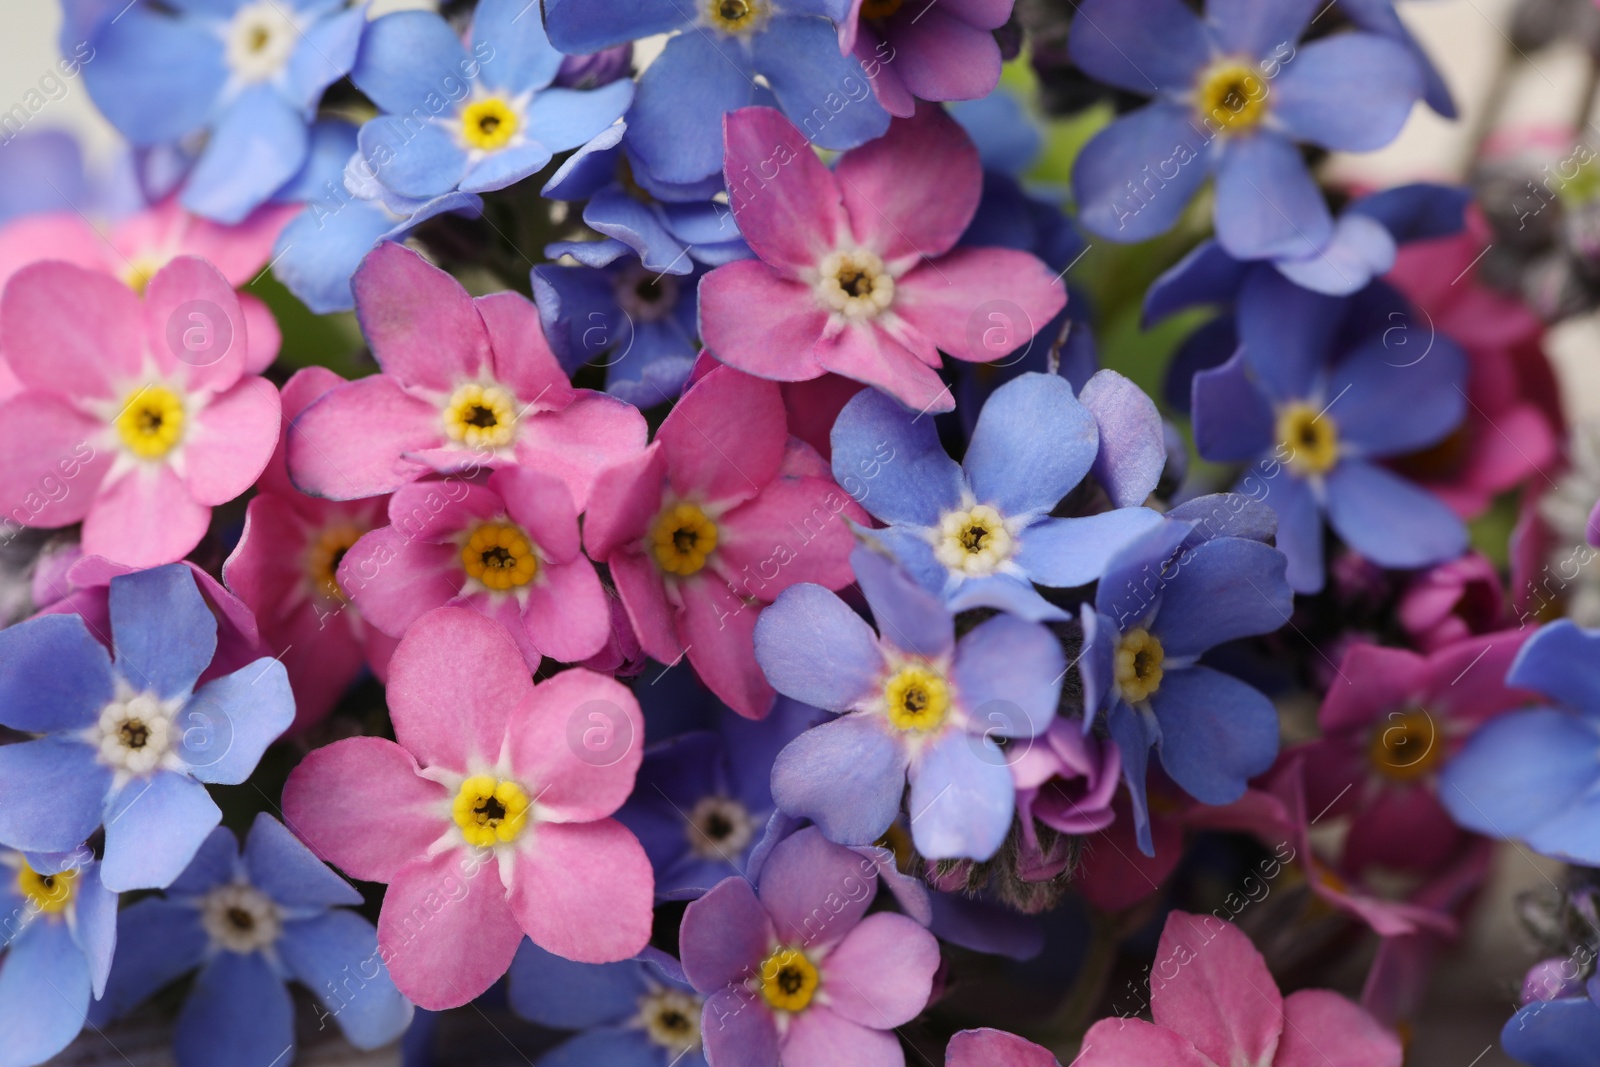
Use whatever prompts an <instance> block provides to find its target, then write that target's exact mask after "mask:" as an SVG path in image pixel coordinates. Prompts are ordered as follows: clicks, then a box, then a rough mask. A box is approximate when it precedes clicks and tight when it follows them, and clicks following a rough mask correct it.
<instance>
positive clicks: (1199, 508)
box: [1167, 493, 1278, 545]
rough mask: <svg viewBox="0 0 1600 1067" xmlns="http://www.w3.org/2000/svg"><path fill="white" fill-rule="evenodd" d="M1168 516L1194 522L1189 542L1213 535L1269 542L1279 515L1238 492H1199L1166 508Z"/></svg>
mask: <svg viewBox="0 0 1600 1067" xmlns="http://www.w3.org/2000/svg"><path fill="white" fill-rule="evenodd" d="M1167 518H1169V519H1181V520H1183V521H1184V522H1192V523H1194V533H1193V534H1191V535H1190V537H1189V540H1188V542H1187V543H1188V544H1190V545H1198V544H1200V543H1201V542H1202V541H1209V540H1211V539H1212V538H1213V537H1247V538H1249V539H1250V540H1252V541H1262V542H1267V541H1271V540H1272V539H1273V537H1274V536H1276V535H1277V532H1278V516H1277V515H1276V514H1274V513H1273V510H1272V509H1271V508H1269V507H1267V505H1265V504H1263V503H1261V502H1260V501H1259V500H1251V499H1250V498H1249V497H1247V496H1243V495H1241V494H1239V493H1207V494H1206V495H1205V496H1197V497H1195V498H1194V499H1193V500H1187V501H1185V502H1183V503H1182V504H1179V505H1178V506H1177V507H1175V508H1173V509H1172V510H1171V511H1169V512H1167Z"/></svg>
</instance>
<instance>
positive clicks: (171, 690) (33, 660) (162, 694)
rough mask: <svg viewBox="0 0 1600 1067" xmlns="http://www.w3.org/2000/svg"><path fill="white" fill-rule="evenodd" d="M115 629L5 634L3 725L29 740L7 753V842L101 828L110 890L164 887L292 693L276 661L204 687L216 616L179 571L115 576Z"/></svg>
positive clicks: (67, 842)
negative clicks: (215, 787)
mask: <svg viewBox="0 0 1600 1067" xmlns="http://www.w3.org/2000/svg"><path fill="white" fill-rule="evenodd" d="M110 620H111V633H110V634H108V635H98V634H96V633H93V632H91V630H90V628H89V626H88V624H87V623H85V621H84V620H83V618H82V617H80V616H77V615H45V616H41V617H38V618H34V619H29V620H28V621H26V622H23V623H19V624H17V625H16V626H12V627H10V628H8V629H5V630H0V725H5V726H9V727H10V728H12V729H13V730H20V731H22V732H23V733H27V734H32V735H34V736H33V738H32V739H30V740H27V741H23V742H21V743H19V744H14V745H5V746H0V844H4V845H8V846H10V847H12V848H18V849H23V850H26V851H29V852H65V851H67V850H69V849H73V848H76V847H77V846H78V845H79V844H81V843H82V842H83V841H85V840H87V839H88V837H89V835H90V834H92V833H94V831H95V829H96V828H97V827H99V826H101V825H102V824H104V826H105V855H104V861H103V862H102V863H101V866H100V878H101V880H102V881H104V882H105V884H106V886H107V887H108V888H110V889H112V890H114V891H116V892H124V891H127V890H130V889H159V888H161V887H163V886H165V885H167V884H168V883H170V882H171V881H172V880H173V879H174V878H176V877H177V876H178V874H179V873H180V872H182V870H183V869H184V867H186V866H187V865H188V863H189V861H190V860H191V859H192V858H193V857H194V854H195V851H196V850H197V849H198V848H199V847H200V844H201V842H203V841H204V840H205V838H206V835H207V834H209V833H210V832H211V830H212V828H213V827H215V826H216V825H217V823H218V822H220V821H221V819H222V812H221V811H220V810H219V809H218V808H217V805H216V804H215V803H214V802H213V801H212V799H211V797H210V795H209V794H208V793H207V792H206V788H205V783H217V784H222V785H237V784H239V783H241V782H243V781H244V780H245V779H246V778H248V777H249V776H250V772H251V771H253V770H254V769H255V766H256V763H257V761H259V760H260V758H261V754H262V752H263V751H265V750H266V747H267V746H268V745H269V744H271V743H272V742H273V741H274V740H275V739H276V738H277V737H278V736H279V735H280V734H282V733H283V731H284V730H286V729H288V727H289V724H290V723H291V722H293V721H294V697H293V695H292V694H291V693H290V691H289V678H288V674H287V673H286V672H285V671H284V668H283V664H282V663H279V662H278V661H277V660H275V659H270V658H265V657H263V658H262V659H259V660H256V661H255V662H254V663H251V664H249V665H248V666H245V667H243V668H241V669H239V670H237V671H235V672H234V673H232V674H227V675H224V676H222V677H221V678H217V679H214V680H213V681H210V682H207V683H206V684H205V685H203V686H201V687H200V688H199V689H198V690H197V689H195V688H194V685H195V681H196V679H198V678H199V677H200V674H201V672H202V671H204V670H205V669H206V667H207V666H208V665H209V664H210V663H211V656H212V653H213V652H214V651H215V650H216V646H217V621H216V619H215V617H213V616H212V614H211V611H210V609H209V608H207V607H206V602H205V600H204V599H203V598H202V597H201V595H200V591H199V589H197V588H196V587H195V582H194V576H193V575H191V574H190V573H189V568H187V567H185V566H183V565H182V564H179V563H173V564H169V565H167V566H164V567H156V568H153V569H151V570H145V571H136V572H134V573H132V574H126V575H122V576H120V577H116V578H113V579H111V592H110ZM100 636H104V637H106V639H108V640H109V641H110V642H111V643H112V647H113V649H114V650H115V656H114V658H113V655H112V654H111V653H108V652H107V651H106V648H105V646H104V645H103V644H101V643H100V641H99V640H98V639H97V638H98V637H100Z"/></svg>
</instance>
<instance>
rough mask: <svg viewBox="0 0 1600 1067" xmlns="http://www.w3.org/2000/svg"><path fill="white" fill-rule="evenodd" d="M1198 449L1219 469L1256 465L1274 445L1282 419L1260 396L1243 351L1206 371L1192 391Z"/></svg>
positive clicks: (1195, 382) (1191, 409)
mask: <svg viewBox="0 0 1600 1067" xmlns="http://www.w3.org/2000/svg"><path fill="white" fill-rule="evenodd" d="M1190 388H1191V396H1192V397H1193V403H1192V405H1191V407H1190V411H1191V414H1192V417H1193V419H1194V444H1195V448H1196V450H1198V451H1199V453H1200V455H1202V456H1204V457H1205V458H1206V459H1209V460H1211V461H1213V462H1215V463H1239V462H1243V461H1246V460H1253V459H1256V458H1258V457H1259V456H1261V455H1262V453H1264V452H1266V451H1268V450H1269V449H1270V448H1271V447H1272V446H1273V444H1274V443H1275V440H1274V439H1275V436H1276V434H1277V416H1276V415H1274V414H1273V411H1272V405H1271V404H1269V403H1268V402H1267V398H1266V397H1264V396H1262V395H1261V389H1260V387H1259V386H1258V385H1257V384H1256V381H1255V379H1254V377H1253V376H1252V375H1251V373H1250V369H1249V366H1248V364H1246V362H1245V353H1244V351H1243V350H1242V349H1241V350H1240V351H1238V352H1236V353H1235V354H1234V356H1233V358H1231V359H1229V360H1228V361H1227V362H1226V363H1224V364H1223V365H1222V366H1220V367H1213V368H1211V369H1210V370H1203V371H1201V372H1200V373H1198V374H1196V375H1195V376H1194V380H1193V384H1192V385H1191V387H1190Z"/></svg>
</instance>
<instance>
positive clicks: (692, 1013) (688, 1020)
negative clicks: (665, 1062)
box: [637, 989, 703, 1052]
mask: <svg viewBox="0 0 1600 1067" xmlns="http://www.w3.org/2000/svg"><path fill="white" fill-rule="evenodd" d="M702 1006H703V1003H702V1001H701V1000H700V998H699V997H697V996H695V995H694V994H692V993H685V992H682V991H681V990H677V989H657V990H655V991H654V992H652V993H646V994H645V995H644V996H642V997H640V998H639V1014H638V1016H637V1022H638V1024H639V1025H641V1026H643V1027H644V1030H645V1033H647V1034H649V1035H650V1040H651V1041H654V1042H655V1043H656V1044H658V1045H660V1046H662V1047H663V1048H669V1049H672V1050H673V1051H674V1052H684V1051H686V1050H688V1049H692V1048H695V1047H697V1046H698V1045H699V1044H700V1010H701V1008H702Z"/></svg>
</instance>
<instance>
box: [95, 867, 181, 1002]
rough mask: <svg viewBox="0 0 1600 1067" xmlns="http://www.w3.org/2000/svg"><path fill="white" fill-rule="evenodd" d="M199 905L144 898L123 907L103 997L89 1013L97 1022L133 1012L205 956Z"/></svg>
mask: <svg viewBox="0 0 1600 1067" xmlns="http://www.w3.org/2000/svg"><path fill="white" fill-rule="evenodd" d="M209 940H210V939H209V938H207V937H206V932H205V929H204V928H203V927H202V926H201V925H200V909H199V908H196V907H194V906H193V905H191V904H180V903H177V902H176V901H171V900H163V899H160V898H159V897H147V898H145V899H144V900H141V901H138V902H137V903H135V904H133V905H132V906H131V907H128V908H125V909H124V910H123V912H122V914H121V916H120V919H119V921H118V924H117V947H118V948H119V949H120V950H121V951H119V952H118V953H117V957H116V960H115V961H114V962H113V964H112V967H111V980H110V981H109V982H107V983H106V991H105V996H103V997H102V998H101V999H100V1000H99V1001H98V1002H97V1003H96V1004H95V1005H94V1008H93V1010H92V1012H91V1014H90V1019H91V1021H93V1022H94V1024H95V1025H96V1026H103V1025H104V1024H106V1023H108V1022H111V1021H112V1020H113V1019H117V1018H120V1017H121V1016H123V1015H125V1014H127V1013H128V1012H130V1011H132V1010H133V1009H134V1008H136V1007H138V1006H139V1005H140V1004H142V1003H144V1001H145V1000H146V999H147V998H149V997H150V996H151V995H152V994H153V993H155V992H156V991H157V990H159V989H161V988H162V987H163V986H165V985H166V984H167V983H169V982H172V981H175V980H176V979H177V978H179V977H180V976H182V975H185V974H188V973H189V972H190V971H192V970H193V969H194V968H196V967H198V966H199V965H200V961H201V960H203V959H205V954H206V946H207V944H208V943H209Z"/></svg>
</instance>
